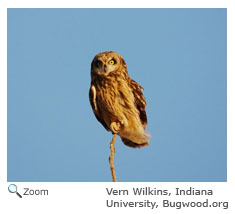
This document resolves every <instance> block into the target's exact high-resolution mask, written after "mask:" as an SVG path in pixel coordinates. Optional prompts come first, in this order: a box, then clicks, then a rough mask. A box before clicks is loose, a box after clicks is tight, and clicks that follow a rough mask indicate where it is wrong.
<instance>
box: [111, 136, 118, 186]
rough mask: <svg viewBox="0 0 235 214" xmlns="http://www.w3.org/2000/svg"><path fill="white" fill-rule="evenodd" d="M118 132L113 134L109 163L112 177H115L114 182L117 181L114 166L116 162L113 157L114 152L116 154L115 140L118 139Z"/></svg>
mask: <svg viewBox="0 0 235 214" xmlns="http://www.w3.org/2000/svg"><path fill="white" fill-rule="evenodd" d="M116 136H117V135H116V134H114V135H113V139H112V141H111V142H110V156H109V164H110V170H111V174H112V178H113V182H117V179H116V174H115V168H114V162H113V158H114V154H115V146H114V144H115V141H116Z"/></svg>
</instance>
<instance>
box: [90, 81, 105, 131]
mask: <svg viewBox="0 0 235 214" xmlns="http://www.w3.org/2000/svg"><path fill="white" fill-rule="evenodd" d="M89 100H90V104H91V107H92V110H93V112H94V114H95V117H96V119H97V120H98V121H99V122H100V123H101V124H102V125H103V126H104V128H105V129H106V130H108V131H109V128H108V126H107V125H106V123H105V122H104V120H103V118H102V115H101V113H100V110H99V108H98V107H97V103H96V89H95V86H94V85H91V87H90V91H89Z"/></svg>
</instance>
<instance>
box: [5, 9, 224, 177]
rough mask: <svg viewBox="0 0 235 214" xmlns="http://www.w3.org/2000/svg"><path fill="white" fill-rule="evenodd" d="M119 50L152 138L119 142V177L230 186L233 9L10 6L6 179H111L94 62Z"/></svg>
mask: <svg viewBox="0 0 235 214" xmlns="http://www.w3.org/2000/svg"><path fill="white" fill-rule="evenodd" d="M107 50H113V51H116V52H118V53H120V54H121V55H122V56H123V57H124V59H125V61H126V63H127V67H128V71H129V74H130V76H131V77H132V78H133V79H134V80H136V81H137V82H138V83H139V84H140V85H142V86H143V87H144V95H145V97H146V100H147V109H146V110H147V115H148V121H149V123H148V126H147V130H148V132H150V133H151V136H152V138H151V141H150V145H149V146H148V147H145V148H142V149H132V148H128V147H126V146H124V145H123V143H122V142H121V140H120V138H117V141H116V154H115V159H114V163H115V168H116V174H117V179H118V181H226V179H227V175H226V174H227V165H226V163H227V153H226V150H227V136H226V132H227V127H226V123H227V120H226V115H227V110H226V108H227V106H226V101H227V95H226V87H227V83H226V78H227V74H226V71H227V10H226V9H8V181H111V180H112V179H111V175H110V169H109V163H108V157H109V142H110V140H111V138H112V135H111V133H110V132H107V131H106V130H105V129H104V128H103V127H102V126H101V125H100V124H99V123H98V121H97V120H96V119H95V116H94V115H93V112H92V110H91V107H90V104H89V99H88V91H89V87H90V63H91V61H92V59H93V57H94V56H95V55H96V54H97V53H99V52H103V51H107Z"/></svg>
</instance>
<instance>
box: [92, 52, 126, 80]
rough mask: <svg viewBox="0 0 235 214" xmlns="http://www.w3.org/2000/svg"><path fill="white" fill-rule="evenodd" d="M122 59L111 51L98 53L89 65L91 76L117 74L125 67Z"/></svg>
mask: <svg viewBox="0 0 235 214" xmlns="http://www.w3.org/2000/svg"><path fill="white" fill-rule="evenodd" d="M125 66H126V64H125V61H124V60H123V58H122V57H121V56H120V55H119V54H118V53H115V52H113V51H110V52H103V53H99V54H97V55H96V56H95V58H94V59H93V61H92V63H91V74H98V75H100V76H108V75H109V74H110V73H114V72H118V71H121V70H122V67H125Z"/></svg>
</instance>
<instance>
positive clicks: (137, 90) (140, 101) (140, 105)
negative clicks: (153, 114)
mask: <svg viewBox="0 0 235 214" xmlns="http://www.w3.org/2000/svg"><path fill="white" fill-rule="evenodd" d="M130 87H131V89H132V93H133V95H134V98H135V106H136V108H137V109H138V110H139V112H140V120H141V123H142V124H143V125H144V126H145V125H146V124H147V122H148V121H147V115H146V111H145V106H146V101H145V97H144V95H143V93H142V90H143V88H142V87H141V86H140V85H139V84H138V83H137V82H136V81H135V80H131V81H130Z"/></svg>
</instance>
